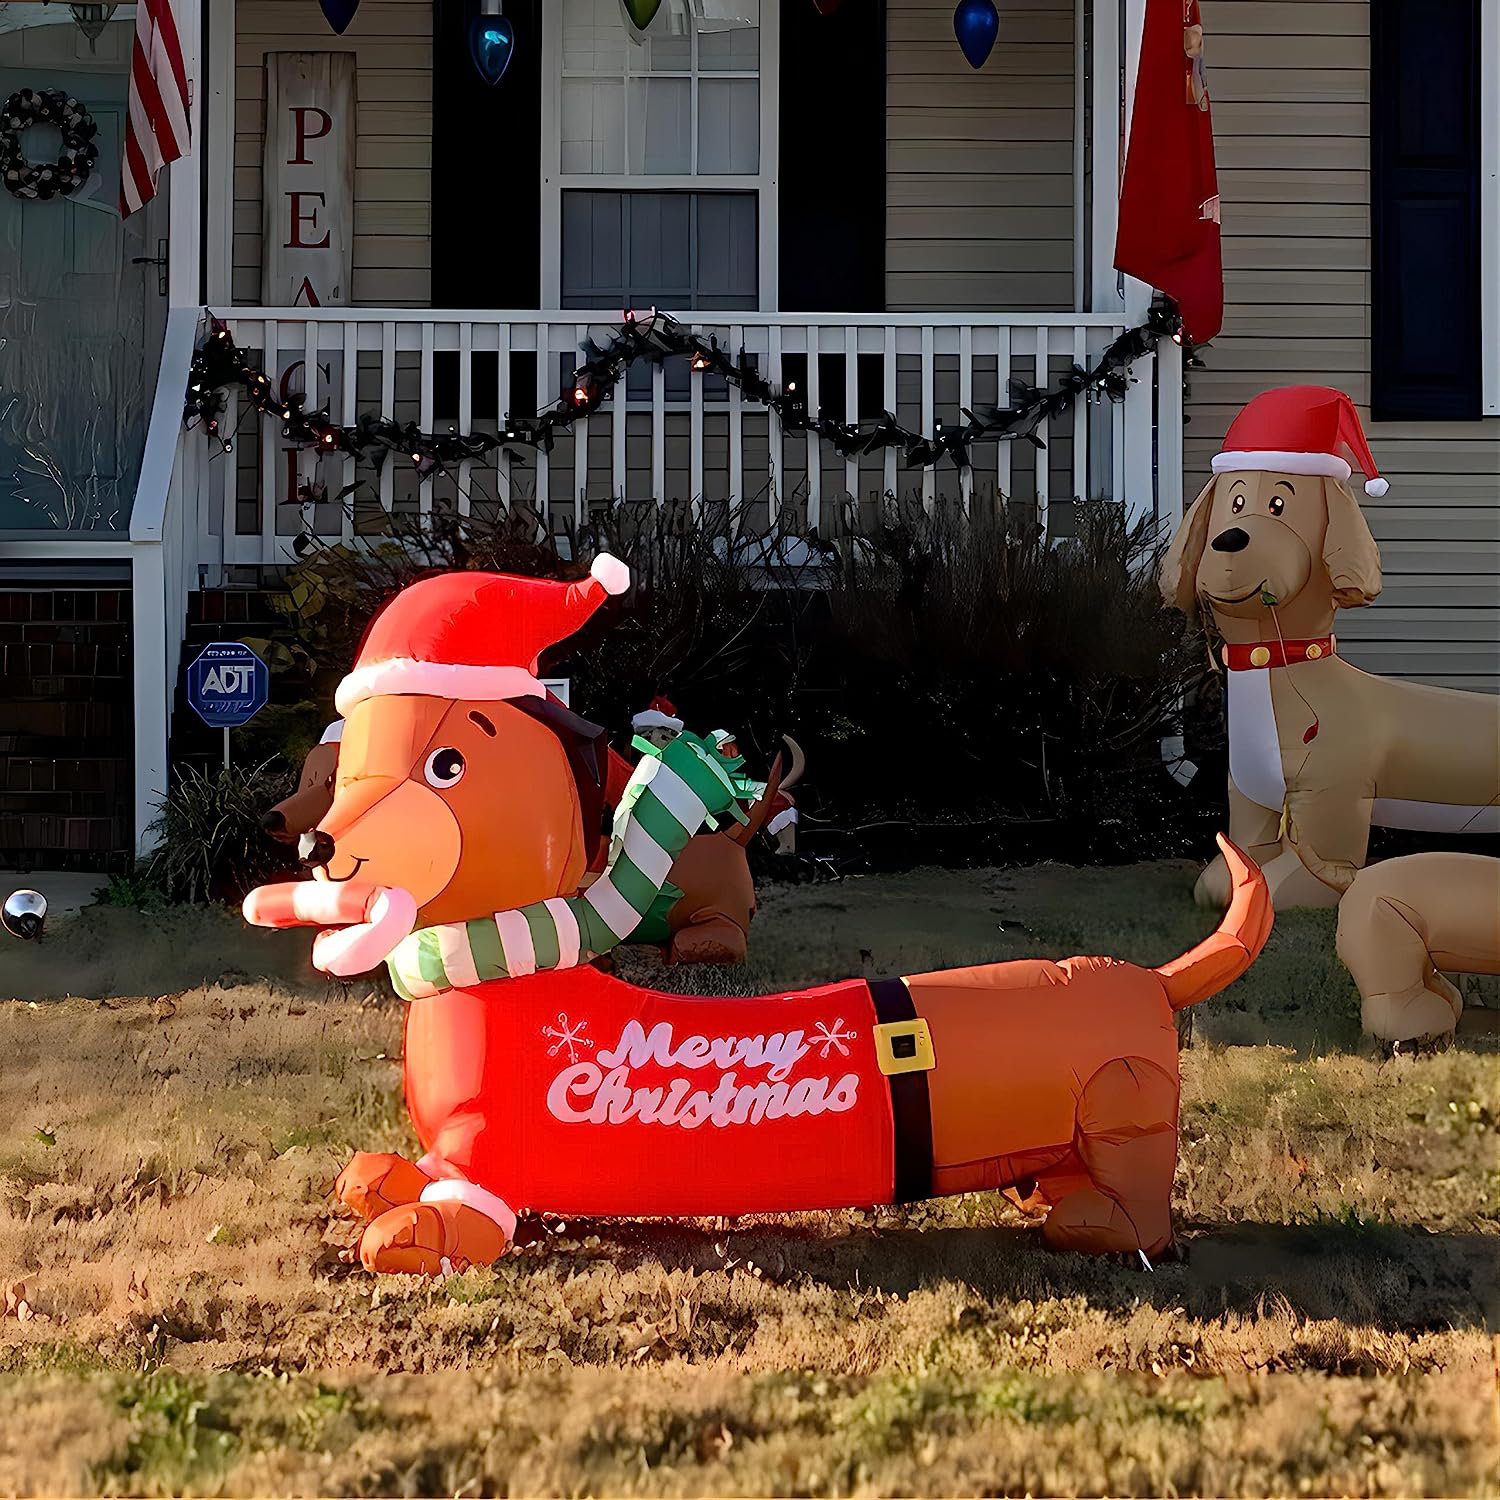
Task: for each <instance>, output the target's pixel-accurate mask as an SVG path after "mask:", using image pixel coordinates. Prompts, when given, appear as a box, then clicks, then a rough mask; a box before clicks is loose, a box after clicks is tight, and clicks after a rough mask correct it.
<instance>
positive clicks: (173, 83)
mask: <svg viewBox="0 0 1500 1500" xmlns="http://www.w3.org/2000/svg"><path fill="white" fill-rule="evenodd" d="M187 153H188V79H187V69H186V67H185V66H184V63H183V57H182V43H181V41H179V39H178V36H177V19H176V17H175V16H174V15H173V14H172V0H138V3H137V5H136V8H135V44H134V46H133V47H132V48H131V54H130V99H129V109H128V115H127V118H126V121H125V141H124V147H123V149H122V151H121V153H120V156H121V174H120V176H121V181H120V217H121V218H126V217H128V216H129V215H130V214H133V213H134V212H135V211H136V210H137V209H138V208H141V207H142V206H143V205H144V204H146V203H148V202H149V201H150V200H151V199H152V198H153V197H155V196H156V182H157V178H158V177H159V176H160V175H161V169H162V168H163V167H164V166H167V165H168V164H169V163H170V162H174V161H176V160H177V159H178V158H179V157H181V156H186V155H187Z"/></svg>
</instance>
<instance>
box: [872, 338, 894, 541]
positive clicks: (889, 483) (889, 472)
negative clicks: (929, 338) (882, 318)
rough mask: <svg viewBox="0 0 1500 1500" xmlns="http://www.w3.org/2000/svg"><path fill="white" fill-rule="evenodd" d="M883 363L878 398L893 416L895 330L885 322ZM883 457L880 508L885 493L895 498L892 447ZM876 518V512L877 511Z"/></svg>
mask: <svg viewBox="0 0 1500 1500" xmlns="http://www.w3.org/2000/svg"><path fill="white" fill-rule="evenodd" d="M882 359H883V360H884V364H883V365H882V368H881V387H880V399H881V400H882V401H883V402H884V403H885V409H886V411H888V412H889V413H890V414H891V415H892V416H893V417H894V416H896V415H897V411H896V363H897V361H896V330H895V327H894V326H893V325H892V324H889V323H887V324H886V328H885V352H884V354H883V355H882ZM882 453H883V455H884V458H883V460H882V464H883V466H882V469H881V475H880V499H881V509H882V510H883V509H884V502H885V498H886V496H887V495H889V496H891V497H893V498H895V495H896V450H895V449H894V448H885V449H882ZM877 518H878V512H877Z"/></svg>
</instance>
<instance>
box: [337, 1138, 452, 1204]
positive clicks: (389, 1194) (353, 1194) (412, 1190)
mask: <svg viewBox="0 0 1500 1500" xmlns="http://www.w3.org/2000/svg"><path fill="white" fill-rule="evenodd" d="M431 1181H432V1179H431V1178H430V1177H429V1176H428V1175H427V1174H426V1173H425V1172H424V1171H423V1170H422V1169H421V1167H419V1166H417V1165H416V1163H415V1162H409V1161H407V1159H406V1158H405V1157H404V1156H397V1155H395V1153H394V1152H390V1151H356V1152H355V1153H354V1155H353V1156H352V1157H351V1158H350V1159H349V1165H348V1166H347V1167H345V1168H344V1170H343V1171H342V1172H340V1173H339V1175H338V1178H337V1179H336V1180H335V1182H334V1184H333V1196H334V1197H335V1198H337V1199H338V1200H339V1202H340V1203H342V1204H343V1205H344V1207H345V1208H347V1209H348V1210H349V1211H350V1213H354V1214H358V1215H359V1217H360V1218H362V1219H373V1218H375V1217H376V1216H377V1215H379V1214H383V1213H384V1212H385V1211H386V1209H388V1208H396V1207H399V1205H401V1204H403V1203H415V1202H416V1201H417V1199H418V1198H420V1197H421V1196H422V1189H423V1188H425V1187H426V1186H427V1184H428V1183H429V1182H431Z"/></svg>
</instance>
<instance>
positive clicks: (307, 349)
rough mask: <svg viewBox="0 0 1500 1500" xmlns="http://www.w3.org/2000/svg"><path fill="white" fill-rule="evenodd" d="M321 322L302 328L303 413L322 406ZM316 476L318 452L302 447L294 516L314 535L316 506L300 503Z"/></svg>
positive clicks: (299, 455)
mask: <svg viewBox="0 0 1500 1500" xmlns="http://www.w3.org/2000/svg"><path fill="white" fill-rule="evenodd" d="M322 326H323V325H322V324H321V323H314V322H312V321H311V320H309V321H308V324H307V327H306V329H304V331H303V339H302V410H303V411H306V412H314V411H317V410H318V409H319V408H320V407H321V406H322V401H321V399H320V397H319V394H318V393H319V391H321V390H322V373H323V372H322V371H321V370H320V369H319V368H318V360H319V358H320V351H319V349H318V334H319V332H320V331H321V329H322ZM317 476H318V454H317V451H316V450H315V449H312V448H304V449H302V451H301V452H300V453H298V455H297V488H298V491H299V493H298V494H297V495H295V496H293V497H292V498H293V499H295V500H296V501H297V502H298V506H297V515H298V518H299V519H300V521H301V523H302V525H303V527H304V528H305V529H306V530H309V531H311V532H312V534H313V535H314V536H317V535H319V532H318V524H317V523H318V511H317V506H316V505H315V504H313V503H311V502H309V503H307V504H306V505H304V504H302V492H303V491H302V487H303V486H304V485H311V484H312V482H313V480H315V479H316V478H317Z"/></svg>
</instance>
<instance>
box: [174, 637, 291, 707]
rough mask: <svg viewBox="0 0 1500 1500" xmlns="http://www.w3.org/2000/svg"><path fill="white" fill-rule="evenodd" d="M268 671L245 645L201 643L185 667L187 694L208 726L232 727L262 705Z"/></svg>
mask: <svg viewBox="0 0 1500 1500" xmlns="http://www.w3.org/2000/svg"><path fill="white" fill-rule="evenodd" d="M270 683H271V674H270V673H269V672H268V671H267V670H266V664H265V662H263V661H262V660H261V659H260V658H259V657H258V656H257V655H256V654H255V653H254V652H253V651H252V650H251V649H250V648H249V647H248V646H242V645H240V644H239V642H238V641H226V642H224V643H222V644H220V645H214V646H205V647H204V648H203V650H202V652H201V653H200V654H199V656H198V659H197V660H196V661H195V662H194V663H193V664H192V666H190V667H189V668H188V676H187V696H188V702H189V703H190V704H191V705H192V707H193V712H194V713H196V714H197V715H198V717H199V718H200V719H202V720H203V722H204V723H205V724H207V725H208V726H209V727H210V728H212V729H234V728H237V727H238V726H239V725H241V724H244V723H247V722H248V721H249V720H251V719H253V718H254V717H255V716H256V714H258V713H259V712H260V711H261V709H263V708H264V707H265V706H266V697H267V695H268V693H269V692H270Z"/></svg>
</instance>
